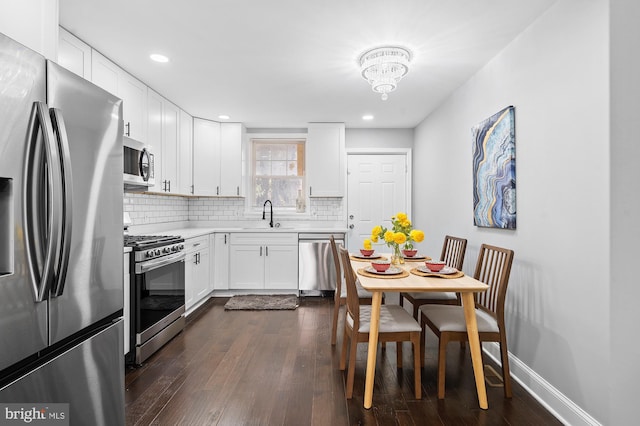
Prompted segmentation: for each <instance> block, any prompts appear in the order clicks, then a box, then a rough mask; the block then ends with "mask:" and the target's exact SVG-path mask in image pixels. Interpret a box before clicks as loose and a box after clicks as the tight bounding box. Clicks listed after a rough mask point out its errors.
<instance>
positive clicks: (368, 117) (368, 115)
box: [362, 114, 373, 120]
mask: <svg viewBox="0 0 640 426" xmlns="http://www.w3.org/2000/svg"><path fill="white" fill-rule="evenodd" d="M362 119H363V120H373V115H371V114H367V115H363V116H362Z"/></svg>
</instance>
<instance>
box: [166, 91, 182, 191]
mask: <svg viewBox="0 0 640 426" xmlns="http://www.w3.org/2000/svg"><path fill="white" fill-rule="evenodd" d="M179 126H180V108H178V107H177V106H175V105H174V104H172V103H171V102H169V101H168V100H166V99H164V101H163V103H162V184H163V186H162V187H163V190H164V192H168V193H176V194H177V193H179V189H180V187H179V184H178V140H179V139H180V133H179V132H180V130H179V129H180V127H179Z"/></svg>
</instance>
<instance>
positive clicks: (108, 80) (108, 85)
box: [91, 50, 120, 96]
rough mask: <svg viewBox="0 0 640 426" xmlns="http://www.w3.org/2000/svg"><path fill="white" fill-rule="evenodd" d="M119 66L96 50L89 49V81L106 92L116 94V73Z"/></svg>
mask: <svg viewBox="0 0 640 426" xmlns="http://www.w3.org/2000/svg"><path fill="white" fill-rule="evenodd" d="M119 73H120V67H118V66H117V65H116V64H114V63H113V62H111V61H110V60H108V59H107V58H105V57H104V56H102V55H101V54H100V53H99V52H98V51H96V50H92V51H91V81H92V82H93V84H95V85H96V86H100V87H102V88H103V89H104V90H106V91H107V92H110V93H113V94H114V95H116V96H118V74H119Z"/></svg>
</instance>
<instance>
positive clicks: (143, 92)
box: [91, 50, 147, 143]
mask: <svg viewBox="0 0 640 426" xmlns="http://www.w3.org/2000/svg"><path fill="white" fill-rule="evenodd" d="M91 81H92V82H93V83H94V84H96V85H97V86H100V87H102V88H103V89H104V90H106V91H108V92H111V93H113V94H114V95H116V96H118V97H119V98H121V99H122V115H123V118H124V134H125V136H128V137H130V138H132V139H135V140H138V141H140V142H145V143H146V142H147V141H146V139H147V86H145V85H144V83H142V82H141V81H140V80H137V79H136V78H135V77H133V76H132V75H130V74H128V73H127V72H125V71H124V70H123V69H122V68H120V67H119V66H117V65H116V64H115V63H113V62H111V61H110V60H109V59H107V58H105V57H104V56H103V55H101V54H100V53H99V52H97V51H96V50H93V51H92V52H91Z"/></svg>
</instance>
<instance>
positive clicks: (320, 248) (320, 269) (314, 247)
mask: <svg viewBox="0 0 640 426" xmlns="http://www.w3.org/2000/svg"><path fill="white" fill-rule="evenodd" d="M301 235H302V234H301ZM334 238H335V241H336V244H337V245H338V246H343V247H344V236H343V235H340V234H338V235H334ZM298 244H299V250H298V253H299V255H298V256H299V262H298V263H299V273H298V289H299V291H300V294H302V295H308V296H315V295H325V294H326V293H333V291H335V289H336V269H335V264H334V262H333V253H331V243H330V241H329V238H315V239H311V238H308V239H302V238H301V239H300V241H299V243H298Z"/></svg>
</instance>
